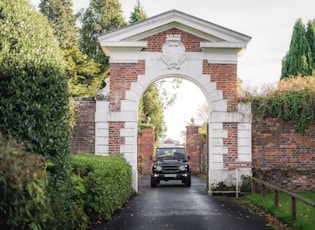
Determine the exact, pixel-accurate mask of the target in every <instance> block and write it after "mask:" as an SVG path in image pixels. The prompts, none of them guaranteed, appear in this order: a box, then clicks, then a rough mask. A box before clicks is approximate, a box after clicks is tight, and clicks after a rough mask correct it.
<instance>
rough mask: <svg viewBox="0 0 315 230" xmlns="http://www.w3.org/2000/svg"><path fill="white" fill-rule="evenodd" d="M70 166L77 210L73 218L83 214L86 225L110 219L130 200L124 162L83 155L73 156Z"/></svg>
mask: <svg viewBox="0 0 315 230" xmlns="http://www.w3.org/2000/svg"><path fill="white" fill-rule="evenodd" d="M71 162H72V163H71V165H72V182H73V184H74V202H75V203H76V204H77V209H76V210H79V212H78V213H77V215H76V216H77V217H79V216H80V215H82V210H83V213H84V214H83V216H84V218H85V219H86V220H88V221H89V224H90V223H93V222H95V221H100V220H103V219H104V218H106V219H111V215H112V214H113V213H114V211H116V210H117V209H118V208H120V207H121V206H122V205H123V204H124V203H126V202H127V201H128V200H129V198H130V197H131V196H132V194H133V189H132V184H131V181H132V177H131V175H132V170H131V166H130V165H129V164H128V162H127V161H126V160H125V159H124V158H121V157H104V156H96V155H87V154H84V155H73V156H72V157H71ZM85 224H87V223H85ZM81 226H82V227H85V226H84V223H81Z"/></svg>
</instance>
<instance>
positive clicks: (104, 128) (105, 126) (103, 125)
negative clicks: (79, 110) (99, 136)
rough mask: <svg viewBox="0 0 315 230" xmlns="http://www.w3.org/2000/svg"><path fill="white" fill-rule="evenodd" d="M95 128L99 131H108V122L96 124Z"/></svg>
mask: <svg viewBox="0 0 315 230" xmlns="http://www.w3.org/2000/svg"><path fill="white" fill-rule="evenodd" d="M95 128H96V130H99V129H102V130H108V129H109V125H108V123H107V122H95Z"/></svg>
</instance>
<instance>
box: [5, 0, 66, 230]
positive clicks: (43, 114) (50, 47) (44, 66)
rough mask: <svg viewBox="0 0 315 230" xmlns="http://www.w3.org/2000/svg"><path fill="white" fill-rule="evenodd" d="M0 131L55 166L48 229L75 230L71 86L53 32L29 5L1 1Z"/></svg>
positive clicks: (20, 0)
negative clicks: (69, 94)
mask: <svg viewBox="0 0 315 230" xmlns="http://www.w3.org/2000/svg"><path fill="white" fill-rule="evenodd" d="M0 72H1V76H0V132H2V133H3V135H4V136H5V137H12V138H13V139H16V140H17V141H18V142H24V143H29V144H30V146H31V147H30V148H29V152H31V153H36V154H39V155H41V156H44V157H45V158H46V159H47V160H49V161H50V162H51V163H52V164H51V166H50V167H49V168H48V172H49V174H48V175H49V177H48V179H49V186H48V190H49V194H50V199H51V202H52V204H53V205H52V209H53V215H54V218H53V220H52V221H53V222H52V223H49V224H48V225H47V227H48V226H49V228H50V229H53V228H54V227H55V228H58V227H56V226H57V225H61V226H64V228H71V227H70V226H71V224H72V220H71V216H70V215H69V212H70V210H71V207H70V196H71V187H70V186H68V185H67V182H69V180H70V177H69V174H68V173H69V170H70V166H69V160H68V158H69V135H70V133H69V121H68V116H69V113H68V108H67V106H68V87H67V78H66V75H65V66H64V59H63V54H62V52H61V50H60V49H59V46H58V43H57V41H56V38H55V36H54V33H53V30H52V29H51V27H50V26H49V24H48V23H47V20H46V19H45V17H44V16H43V15H42V14H40V13H38V12H37V11H36V10H35V9H34V7H31V6H30V4H29V1H26V0H16V1H14V2H12V1H11V0H2V1H1V2H0Z"/></svg>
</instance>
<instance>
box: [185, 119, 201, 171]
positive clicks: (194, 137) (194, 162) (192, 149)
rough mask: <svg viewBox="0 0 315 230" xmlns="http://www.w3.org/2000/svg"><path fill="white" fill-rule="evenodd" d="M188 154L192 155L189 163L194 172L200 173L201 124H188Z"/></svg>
mask: <svg viewBox="0 0 315 230" xmlns="http://www.w3.org/2000/svg"><path fill="white" fill-rule="evenodd" d="M186 154H187V156H190V160H189V163H190V166H191V170H192V173H194V174H196V173H200V163H201V162H200V160H201V151H200V135H199V126H196V125H188V126H186Z"/></svg>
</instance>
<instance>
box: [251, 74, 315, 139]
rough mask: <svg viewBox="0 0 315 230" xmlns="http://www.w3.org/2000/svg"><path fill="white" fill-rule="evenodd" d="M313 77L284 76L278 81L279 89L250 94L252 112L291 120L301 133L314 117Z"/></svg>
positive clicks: (314, 85)
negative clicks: (261, 94)
mask: <svg viewBox="0 0 315 230" xmlns="http://www.w3.org/2000/svg"><path fill="white" fill-rule="evenodd" d="M314 83H315V79H314V77H301V76H300V77H292V78H286V79H284V80H282V81H280V83H279V89H278V90H275V91H272V92H271V93H269V94H266V95H264V96H256V97H253V96H250V97H248V98H247V99H248V101H251V102H252V109H253V112H254V113H256V114H257V115H260V116H261V118H263V117H268V116H271V117H275V118H281V119H283V120H292V121H295V122H296V123H297V128H296V129H297V131H298V132H300V133H303V132H304V131H305V129H306V128H307V125H308V123H309V122H310V121H314V117H315V84H314Z"/></svg>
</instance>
